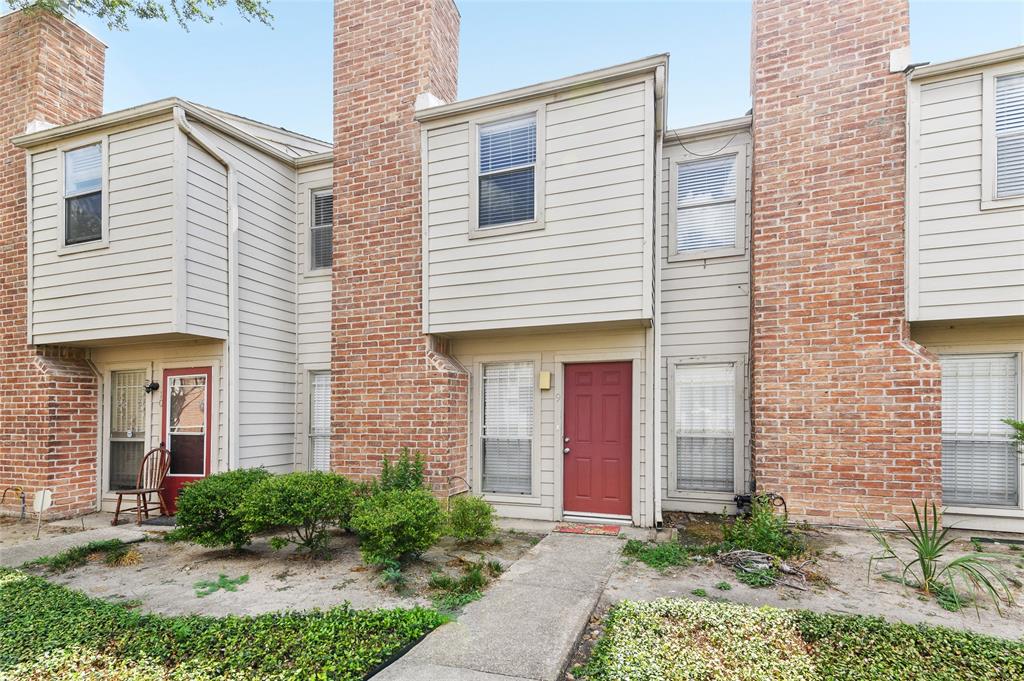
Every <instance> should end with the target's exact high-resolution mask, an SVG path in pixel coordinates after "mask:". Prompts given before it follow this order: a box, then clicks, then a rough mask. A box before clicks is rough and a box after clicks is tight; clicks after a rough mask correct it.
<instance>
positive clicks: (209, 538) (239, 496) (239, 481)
mask: <svg viewBox="0 0 1024 681" xmlns="http://www.w3.org/2000/svg"><path fill="white" fill-rule="evenodd" d="M269 477H270V473H269V472H268V471H266V470H265V469H263V468H240V469H238V470H233V471H228V472H226V473H218V474H217V475H211V476H209V477H206V478H203V479H202V480H198V481H196V482H193V483H190V484H188V485H185V487H184V488H183V489H182V490H181V494H180V495H178V501H177V505H178V515H177V518H176V521H177V527H176V528H175V529H174V531H173V532H171V533H170V534H169V535H168V539H169V540H171V541H179V540H180V541H188V542H192V543H193V544H199V545H200V546H207V547H216V546H232V547H234V548H236V549H240V548H242V547H243V546H245V545H247V544H249V543H250V542H252V532H250V531H248V530H246V528H244V527H243V525H242V516H241V513H240V512H239V509H240V508H241V505H242V501H243V500H244V499H245V495H246V494H247V493H248V492H249V490H250V489H252V487H254V486H255V485H257V484H259V483H261V482H263V481H264V480H266V479H268V478H269Z"/></svg>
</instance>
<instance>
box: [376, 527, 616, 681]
mask: <svg viewBox="0 0 1024 681" xmlns="http://www.w3.org/2000/svg"><path fill="white" fill-rule="evenodd" d="M621 549H622V540H620V539H618V538H615V537H600V536H580V535H570V534H549V535H548V536H547V537H545V538H544V539H543V540H542V541H541V542H540V543H539V544H537V545H536V546H535V547H533V549H531V550H530V551H529V552H528V553H527V554H526V555H525V556H523V557H522V558H520V559H519V560H518V561H516V562H515V563H514V564H513V565H512V567H511V568H509V571H508V572H506V573H505V574H504V575H502V577H501V579H500V580H498V581H497V583H495V584H494V585H493V586H492V587H491V588H490V589H488V590H487V594H486V595H485V596H484V598H483V599H482V600H479V601H477V602H475V603H471V604H470V605H469V606H467V607H466V609H465V611H464V612H463V614H462V615H461V616H460V617H459V619H458V620H457V621H455V622H451V623H450V624H446V625H444V626H442V627H440V628H439V629H436V630H435V631H433V632H432V633H431V634H429V635H428V636H427V637H426V638H425V639H423V641H421V642H420V643H419V645H417V646H416V647H414V648H413V649H412V650H411V651H409V652H408V653H407V654H406V655H405V656H404V657H402V658H401V659H399V660H398V661H397V662H395V663H394V664H392V665H391V666H390V667H388V668H387V669H385V670H384V671H382V672H381V673H380V674H378V675H377V676H375V677H374V679H375V681H437V680H438V679H445V680H446V681H555V680H556V679H558V678H559V677H560V676H561V674H562V671H563V670H564V669H565V667H566V665H567V663H568V661H569V658H570V656H571V654H572V652H573V648H574V647H575V645H576V641H577V638H578V637H579V635H580V634H581V633H582V632H583V630H584V628H585V626H586V624H587V620H588V618H589V617H590V614H591V612H592V611H593V609H594V606H595V605H596V604H597V602H598V599H600V597H601V593H602V591H603V590H604V587H605V584H606V582H607V581H608V578H609V576H610V575H611V573H612V570H613V569H614V568H615V566H616V564H617V563H618V562H619V560H620V559H621V558H620V551H621Z"/></svg>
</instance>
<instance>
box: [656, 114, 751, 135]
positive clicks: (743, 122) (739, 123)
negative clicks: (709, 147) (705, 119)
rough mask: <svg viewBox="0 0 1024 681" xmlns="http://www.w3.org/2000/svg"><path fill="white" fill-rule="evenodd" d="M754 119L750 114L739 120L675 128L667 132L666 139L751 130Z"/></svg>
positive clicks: (728, 119) (730, 119)
mask: <svg viewBox="0 0 1024 681" xmlns="http://www.w3.org/2000/svg"><path fill="white" fill-rule="evenodd" d="M752 120H753V117H752V116H750V115H749V114H748V115H746V116H739V117H737V118H727V119H725V120H721V121H713V122H711V123H701V124H699V125H689V126H687V127H685V128H675V129H672V130H666V131H665V137H668V136H670V135H671V136H672V137H704V136H706V135H716V134H721V133H725V132H734V131H737V130H747V129H748V128H750V125H751V121H752Z"/></svg>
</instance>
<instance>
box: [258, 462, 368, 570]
mask: <svg viewBox="0 0 1024 681" xmlns="http://www.w3.org/2000/svg"><path fill="white" fill-rule="evenodd" d="M353 503H354V498H353V485H352V483H351V482H349V481H348V480H346V479H345V478H343V477H342V476H340V475H337V474H335V473H324V472H321V471H308V472H298V473H287V474H285V475H273V476H271V477H269V478H267V479H266V480H263V481H262V482H259V483H257V484H256V485H254V486H253V487H252V488H251V489H250V490H249V492H248V493H247V494H246V495H245V499H244V500H243V501H242V505H241V508H240V510H239V512H240V514H241V516H242V520H243V522H242V529H243V530H244V531H245V532H248V533H251V534H255V533H257V532H264V531H267V530H273V529H277V528H287V529H288V530H289V535H288V536H287V537H274V539H272V540H271V546H273V547H274V548H275V549H277V548H281V547H283V546H285V545H287V544H289V543H291V544H296V545H298V546H300V547H301V548H304V549H306V550H307V551H309V552H310V553H312V554H313V555H316V556H318V557H325V556H327V555H328V554H329V551H328V541H329V540H330V535H329V533H328V532H329V530H330V528H332V527H336V526H339V525H345V524H346V523H347V522H348V520H349V518H350V516H351V514H352V506H353Z"/></svg>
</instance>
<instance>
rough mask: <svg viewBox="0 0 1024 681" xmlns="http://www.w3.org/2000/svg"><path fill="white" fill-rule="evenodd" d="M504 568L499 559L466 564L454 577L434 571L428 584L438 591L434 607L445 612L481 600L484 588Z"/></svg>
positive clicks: (453, 610)
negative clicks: (458, 575) (460, 573)
mask: <svg viewBox="0 0 1024 681" xmlns="http://www.w3.org/2000/svg"><path fill="white" fill-rule="evenodd" d="M503 569H504V568H502V566H501V563H499V562H497V561H489V562H487V563H484V562H483V561H480V562H478V563H467V564H465V565H464V566H463V574H462V576H460V577H453V576H451V575H450V574H448V573H445V572H435V573H433V574H432V575H430V581H429V582H428V583H427V584H428V586H429V587H430V588H431V589H433V590H434V591H435V592H436V593H435V595H434V599H433V602H434V607H435V608H437V609H438V610H441V611H443V612H455V611H457V610H459V609H460V608H462V607H463V606H465V605H468V604H470V603H472V602H473V601H476V600H479V599H480V598H481V597H482V596H483V593H482V591H483V588H484V587H485V586H487V583H488V582H489V581H490V580H491V578H492V577H497V576H499V575H500V574H501V573H502V571H503Z"/></svg>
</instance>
